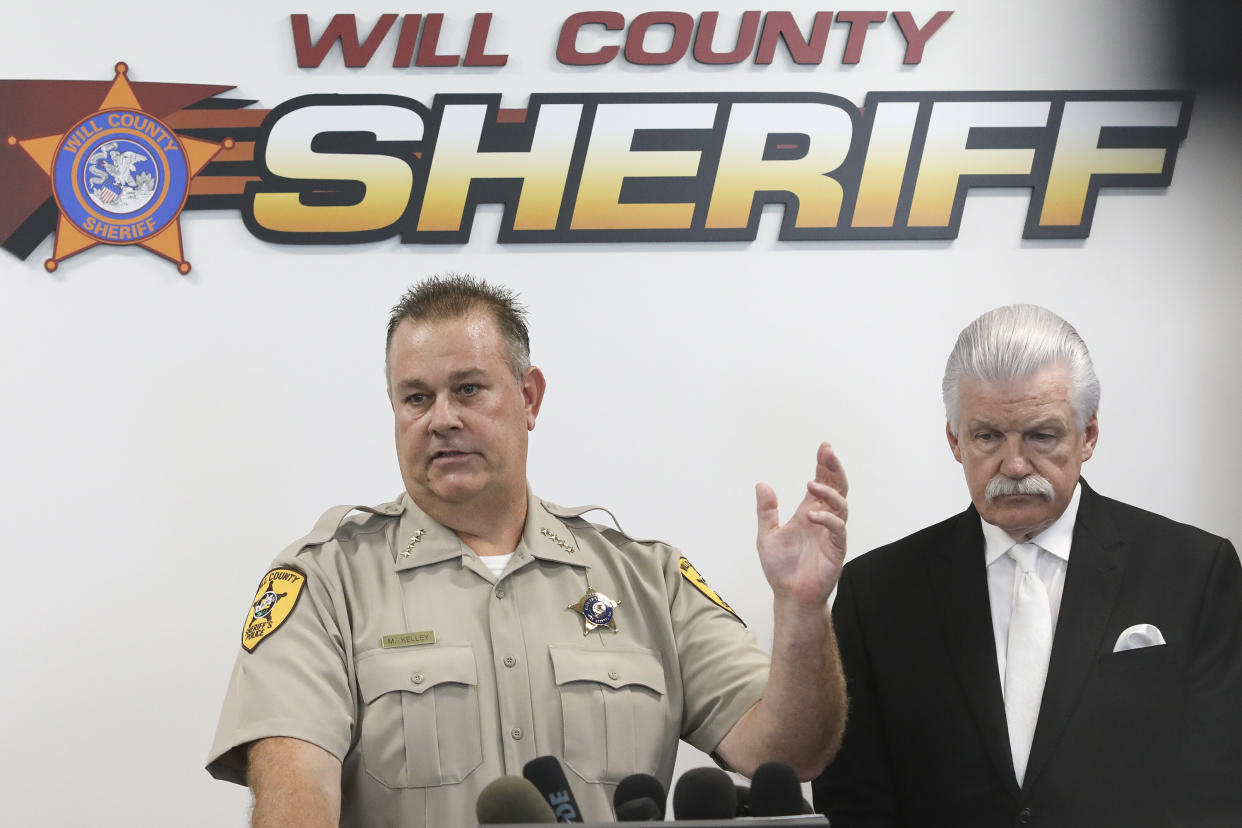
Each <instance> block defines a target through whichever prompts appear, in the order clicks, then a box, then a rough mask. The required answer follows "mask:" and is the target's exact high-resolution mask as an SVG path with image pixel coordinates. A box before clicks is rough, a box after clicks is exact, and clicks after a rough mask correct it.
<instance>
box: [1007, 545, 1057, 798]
mask: <svg viewBox="0 0 1242 828" xmlns="http://www.w3.org/2000/svg"><path fill="white" fill-rule="evenodd" d="M1038 555H1039V547H1038V546H1036V545H1035V544H1033V543H1019V544H1016V545H1015V546H1014V547H1013V548H1012V549H1010V550H1009V557H1011V558H1013V559H1014V561H1015V562H1016V563H1017V565H1018V568H1019V569H1021V570H1022V575H1021V576H1020V580H1019V581H1018V590H1017V592H1016V593H1015V595H1014V598H1013V612H1012V614H1011V615H1010V616H1009V643H1008V649H1007V651H1006V653H1005V721H1006V722H1007V723H1008V724H1009V748H1010V750H1011V751H1012V752H1013V769H1014V772H1015V773H1016V774H1017V777H1018V784H1019V785H1021V784H1022V780H1023V778H1024V777H1025V776H1026V763H1027V760H1028V759H1029V758H1030V754H1031V740H1032V739H1033V738H1034V736H1035V722H1036V720H1037V719H1038V718H1039V701H1040V699H1041V698H1042V697H1043V695H1044V680H1045V679H1046V678H1047V677H1048V656H1049V654H1050V653H1051V652H1052V612H1051V610H1050V609H1049V607H1048V589H1047V587H1045V586H1044V582H1043V581H1041V580H1040V579H1039V575H1038V574H1037V573H1036V572H1035V559H1036V558H1037V557H1038Z"/></svg>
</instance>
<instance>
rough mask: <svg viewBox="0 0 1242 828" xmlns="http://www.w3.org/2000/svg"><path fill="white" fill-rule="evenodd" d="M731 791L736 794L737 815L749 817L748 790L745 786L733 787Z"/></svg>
mask: <svg viewBox="0 0 1242 828" xmlns="http://www.w3.org/2000/svg"><path fill="white" fill-rule="evenodd" d="M733 790H734V792H736V793H737V815H738V816H740V817H744V816H750V788H748V787H746V786H745V785H734V786H733Z"/></svg>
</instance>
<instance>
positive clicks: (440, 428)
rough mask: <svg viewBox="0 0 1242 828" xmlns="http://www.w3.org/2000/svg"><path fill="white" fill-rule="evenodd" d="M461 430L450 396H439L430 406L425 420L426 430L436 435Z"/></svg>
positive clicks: (459, 419) (459, 420) (451, 396)
mask: <svg viewBox="0 0 1242 828" xmlns="http://www.w3.org/2000/svg"><path fill="white" fill-rule="evenodd" d="M459 428H461V417H460V416H458V411H457V404H456V403H455V402H454V401H453V395H452V394H440V395H438V396H437V397H436V400H435V402H434V403H432V406H431V412H430V416H429V417H428V419H427V430H428V431H431V432H433V433H436V434H443V433H444V432H447V431H455V430H457V429H459Z"/></svg>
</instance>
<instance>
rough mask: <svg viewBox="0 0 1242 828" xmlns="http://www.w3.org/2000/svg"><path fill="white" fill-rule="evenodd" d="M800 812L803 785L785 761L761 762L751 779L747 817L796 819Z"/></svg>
mask: <svg viewBox="0 0 1242 828" xmlns="http://www.w3.org/2000/svg"><path fill="white" fill-rule="evenodd" d="M801 813H802V783H800V782H799V781H798V774H797V773H796V772H795V771H794V769H793V768H791V767H790V766H789V765H786V764H785V763H784V762H764V763H763V764H762V765H760V766H759V767H758V768H756V769H755V775H754V776H752V777H751V780H750V815H751V816H756V817H770V816H797V815H799V814H801Z"/></svg>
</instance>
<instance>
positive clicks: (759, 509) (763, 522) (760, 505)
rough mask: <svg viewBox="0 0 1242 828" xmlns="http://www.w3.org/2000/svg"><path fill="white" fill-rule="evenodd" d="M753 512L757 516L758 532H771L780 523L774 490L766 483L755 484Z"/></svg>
mask: <svg viewBox="0 0 1242 828" xmlns="http://www.w3.org/2000/svg"><path fill="white" fill-rule="evenodd" d="M755 513H756V515H757V516H758V518H759V533H760V534H763V533H764V532H771V531H772V530H773V529H776V528H777V527H779V526H780V525H781V520H780V513H779V512H778V511H777V508H776V492H774V491H772V487H771V486H769V485H768V484H767V483H756V484H755Z"/></svg>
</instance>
